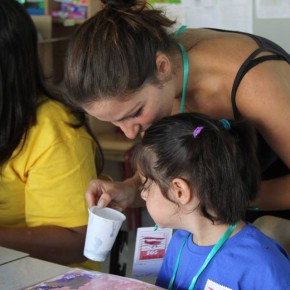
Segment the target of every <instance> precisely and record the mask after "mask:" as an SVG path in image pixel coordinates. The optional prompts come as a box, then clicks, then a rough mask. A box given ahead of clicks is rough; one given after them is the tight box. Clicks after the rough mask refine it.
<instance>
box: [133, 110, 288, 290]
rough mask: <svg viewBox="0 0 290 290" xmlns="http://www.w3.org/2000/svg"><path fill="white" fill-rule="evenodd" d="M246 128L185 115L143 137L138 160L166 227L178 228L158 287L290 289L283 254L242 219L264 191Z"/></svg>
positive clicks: (144, 191)
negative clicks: (253, 201)
mask: <svg viewBox="0 0 290 290" xmlns="http://www.w3.org/2000/svg"><path fill="white" fill-rule="evenodd" d="M256 143H257V142H256V138H255V131H254V129H253V127H251V126H250V125H249V124H248V123H245V122H242V121H233V122H229V121H227V120H225V119H222V120H220V121H218V120H215V119H211V118H210V117H207V116H205V115H201V114H197V113H196V114H194V113H185V114H179V115H174V116H170V117H166V118H164V119H162V120H160V121H158V122H156V123H155V124H153V125H152V126H151V127H150V128H149V129H147V130H146V131H145V135H144V137H143V139H142V141H141V144H140V145H139V146H140V147H139V148H138V150H136V152H135V156H134V161H135V164H136V169H137V172H138V173H139V176H140V179H141V181H142V187H141V197H142V198H143V199H144V200H145V201H146V206H147V209H148V211H149V213H150V215H151V216H152V218H153V219H154V221H155V222H156V224H157V225H158V226H160V227H170V228H174V229H179V230H177V231H176V232H175V234H174V236H173V237H172V239H171V242H170V244H169V247H168V250H167V253H166V256H165V258H164V262H163V265H162V268H161V270H160V273H159V275H158V278H157V282H156V284H157V285H158V286H161V287H164V288H167V289H219V290H221V289H227V290H229V289H251V290H255V289H257V290H261V289H263V290H265V289H269V290H273V289H290V288H287V287H290V259H289V256H288V254H287V252H286V250H285V249H283V248H282V246H281V245H279V244H278V243H277V242H275V241H274V240H272V239H271V238H269V237H267V236H265V235H264V234H263V233H261V232H260V231H259V230H258V229H257V228H255V227H254V226H253V225H252V224H247V223H246V222H245V221H244V218H245V213H246V208H247V206H248V205H249V201H250V199H253V198H255V195H256V193H257V192H258V189H259V185H260V173H259V172H260V171H259V163H258V160H257V158H256Z"/></svg>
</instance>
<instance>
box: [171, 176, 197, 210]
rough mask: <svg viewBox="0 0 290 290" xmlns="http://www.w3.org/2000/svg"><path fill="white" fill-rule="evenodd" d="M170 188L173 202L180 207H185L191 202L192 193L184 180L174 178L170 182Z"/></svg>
mask: <svg viewBox="0 0 290 290" xmlns="http://www.w3.org/2000/svg"><path fill="white" fill-rule="evenodd" d="M171 188H172V193H173V195H174V199H175V201H176V202H177V203H179V204H180V205H186V204H188V203H189V202H190V201H191V199H192V197H193V192H192V189H191V187H190V186H189V184H188V182H187V181H186V180H184V179H181V178H174V179H173V180H172V182H171Z"/></svg>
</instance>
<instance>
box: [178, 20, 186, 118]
mask: <svg viewBox="0 0 290 290" xmlns="http://www.w3.org/2000/svg"><path fill="white" fill-rule="evenodd" d="M186 29H187V26H186V25H182V26H181V27H180V28H179V29H178V30H177V31H176V33H175V38H178V37H179V36H180V35H181V34H182V33H183V32H184V31H185V30H186ZM177 44H178V46H179V48H180V51H181V55H182V62H183V87H182V95H181V102H180V108H179V112H180V113H183V112H184V108H185V95H186V88H187V83H188V72H189V62H188V57H187V53H186V50H185V48H184V47H183V45H181V44H180V43H177Z"/></svg>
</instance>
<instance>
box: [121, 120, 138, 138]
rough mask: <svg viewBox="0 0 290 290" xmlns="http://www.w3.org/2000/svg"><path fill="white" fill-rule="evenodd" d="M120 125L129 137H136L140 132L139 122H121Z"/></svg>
mask: <svg viewBox="0 0 290 290" xmlns="http://www.w3.org/2000/svg"><path fill="white" fill-rule="evenodd" d="M119 127H120V129H121V130H122V131H123V132H124V134H125V135H126V137H127V138H129V139H135V138H136V137H137V136H138V134H139V132H140V125H138V124H133V125H128V124H121V125H119Z"/></svg>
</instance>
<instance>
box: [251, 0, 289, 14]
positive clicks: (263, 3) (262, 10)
mask: <svg viewBox="0 0 290 290" xmlns="http://www.w3.org/2000/svg"><path fill="white" fill-rule="evenodd" d="M255 8H256V17H257V18H290V1H289V0H256V6H255Z"/></svg>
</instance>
